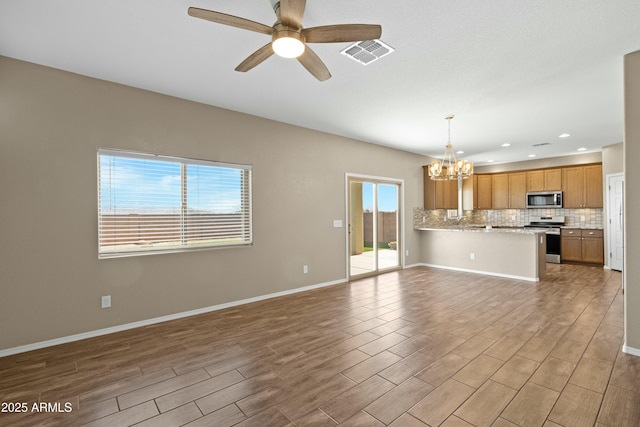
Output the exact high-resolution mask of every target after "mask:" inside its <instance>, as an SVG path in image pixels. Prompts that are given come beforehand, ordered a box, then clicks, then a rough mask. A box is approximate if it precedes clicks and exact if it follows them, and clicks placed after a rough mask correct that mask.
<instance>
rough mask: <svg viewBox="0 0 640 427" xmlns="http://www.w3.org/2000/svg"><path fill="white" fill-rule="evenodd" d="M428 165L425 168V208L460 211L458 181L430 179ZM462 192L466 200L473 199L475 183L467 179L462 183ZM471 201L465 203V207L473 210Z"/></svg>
mask: <svg viewBox="0 0 640 427" xmlns="http://www.w3.org/2000/svg"><path fill="white" fill-rule="evenodd" d="M428 167H429V166H428V165H426V166H423V167H422V168H423V172H424V208H425V209H427V210H433V209H458V181H457V180H455V179H454V180H446V181H434V180H432V179H431V178H430V177H429V170H428ZM462 192H463V197H464V200H467V199H469V198H470V197H471V193H472V192H473V181H472V180H471V179H465V180H463V181H462ZM471 203H472V202H471V201H463V206H464V207H465V208H467V209H471Z"/></svg>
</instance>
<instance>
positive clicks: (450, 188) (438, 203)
mask: <svg viewBox="0 0 640 427" xmlns="http://www.w3.org/2000/svg"><path fill="white" fill-rule="evenodd" d="M434 182H435V187H436V188H435V198H436V200H435V208H436V209H457V208H458V181H457V180H453V181H434Z"/></svg>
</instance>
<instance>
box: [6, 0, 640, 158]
mask: <svg viewBox="0 0 640 427" xmlns="http://www.w3.org/2000/svg"><path fill="white" fill-rule="evenodd" d="M189 6H194V7H200V8H204V9H210V10H216V11H219V12H224V13H227V14H232V15H237V16H241V17H244V18H247V19H251V20H253V21H258V22H261V23H264V24H267V25H272V24H273V22H274V21H275V15H274V13H273V10H272V8H271V2H270V0H244V1H231V0H189V1H183V0H129V1H116V0H100V1H96V0H57V1H51V0H2V1H1V2H0V55H4V56H8V57H12V58H17V59H22V60H25V61H30V62H34V63H37V64H43V65H47V66H50V67H54V68H59V69H62V70H67V71H71V72H74V73H78V74H83V75H87V76H91V77H96V78H99V79H104V80H109V81H114V82H118V83H122V84H125V85H130V86H134V87H139V88H143V89H147V90H151V91H155V92H160V93H164V94H168V95H173V96H176V97H180V98H185V99H190V100H193V101H197V102H201V103H205V104H211V105H215V106H219V107H223V108H227V109H231V110H236V111H241V112H244V113H248V114H253V115H256V116H260V117H265V118H269V119H273V120H277V121H281V122H285V123H290V124H294V125H298V126H303V127H306V128H311V129H317V130H321V131H325V132H329V133H332V134H337V135H343V136H347V137H351V138H356V139H359V140H362V141H367V142H371V143H375V144H381V145H386V146H392V147H397V148H399V149H403V150H406V151H411V152H415V153H421V154H426V155H433V156H441V155H442V153H443V151H444V145H445V144H446V142H447V123H446V121H445V120H444V117H445V116H447V115H449V114H455V115H456V118H455V119H454V120H453V121H452V123H451V140H452V143H453V145H454V147H455V149H456V150H464V151H465V155H464V157H465V158H468V159H470V160H473V161H475V162H476V165H484V164H487V161H488V160H494V161H495V162H496V163H500V162H507V161H520V160H529V159H528V157H527V156H528V155H529V154H536V155H537V157H538V158H544V157H552V156H560V155H567V154H574V153H577V151H576V150H577V149H578V148H580V147H584V148H586V149H587V152H589V151H600V150H601V148H602V147H603V146H606V145H610V144H615V143H618V142H621V141H622V138H623V72H622V57H623V55H624V54H626V53H630V52H633V51H636V50H638V49H640V1H638V0H610V1H603V0H457V1H444V0H439V1H435V0H400V1H389V0H385V1H382V0H368V1H366V2H365V1H339V0H308V1H307V9H306V13H305V15H304V19H303V25H304V26H305V27H307V28H308V27H313V26H317V25H328V24H339V23H366V24H380V25H382V37H381V40H383V41H384V42H385V43H387V44H389V45H391V46H393V47H394V48H395V49H396V51H395V52H394V53H392V54H390V55H388V56H386V57H384V58H382V59H380V60H378V61H376V62H374V63H372V64H370V65H368V66H363V65H361V64H359V63H357V62H355V61H353V60H351V59H349V58H347V57H345V56H343V55H341V54H340V53H339V52H340V51H341V50H342V49H344V48H345V47H347V46H348V43H337V44H313V45H311V47H312V48H313V50H314V51H315V52H316V53H317V54H318V55H319V56H320V58H321V59H322V60H323V61H324V62H325V64H326V65H327V66H328V68H329V70H330V71H331V73H332V75H333V77H332V78H331V79H329V80H327V81H325V82H318V81H317V80H315V79H314V78H313V77H312V76H311V75H310V74H309V73H308V72H307V71H306V70H305V69H304V68H303V67H302V66H301V65H300V64H299V63H298V62H297V61H296V60H291V59H283V58H279V57H276V56H273V57H271V58H269V59H268V60H267V61H265V62H264V63H262V64H261V65H259V66H258V67H256V68H255V69H253V70H251V71H249V72H248V73H238V72H236V71H234V68H235V67H236V66H237V65H238V64H239V63H240V62H241V61H242V60H244V59H245V58H246V57H247V56H248V55H249V54H251V53H252V52H254V51H255V50H257V49H258V48H259V47H261V46H263V45H264V44H266V43H267V42H268V41H269V36H266V35H263V34H259V33H254V32H249V31H245V30H241V29H237V28H233V27H227V26H223V25H219V24H214V23H212V22H208V21H204V20H201V19H196V18H192V17H189V16H188V15H187V8H188V7H189ZM565 132H566V133H569V134H571V136H570V137H569V138H562V139H561V138H558V136H559V135H560V134H562V133H565ZM503 143H510V144H511V146H510V147H508V148H502V147H501V144H503ZM540 143H550V145H546V146H543V147H538V148H535V147H532V145H534V144H540Z"/></svg>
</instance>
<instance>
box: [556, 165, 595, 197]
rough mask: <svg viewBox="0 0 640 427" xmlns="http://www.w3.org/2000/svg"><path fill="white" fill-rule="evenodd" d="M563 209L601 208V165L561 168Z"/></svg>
mask: <svg viewBox="0 0 640 427" xmlns="http://www.w3.org/2000/svg"><path fill="white" fill-rule="evenodd" d="M562 191H563V193H564V194H563V207H565V208H601V207H602V206H603V204H602V165H601V164H597V165H587V166H576V167H567V168H562Z"/></svg>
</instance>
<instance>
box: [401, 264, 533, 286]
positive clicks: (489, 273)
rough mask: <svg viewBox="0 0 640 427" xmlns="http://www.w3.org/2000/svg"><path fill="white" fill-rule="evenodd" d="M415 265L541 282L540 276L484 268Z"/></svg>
mask: <svg viewBox="0 0 640 427" xmlns="http://www.w3.org/2000/svg"><path fill="white" fill-rule="evenodd" d="M413 266H416V267H417V266H423V267H433V268H440V269H443V270H453V271H460V272H462V273H474V274H482V275H484V276H495V277H504V278H506V279H515V280H526V281H527V282H539V281H540V278H539V277H535V278H534V277H526V276H515V275H513V274H503V273H494V272H490V271H483V270H471V269H468V268H458V267H449V266H446V265H438V264H426V263H421V264H414V265H413Z"/></svg>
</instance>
